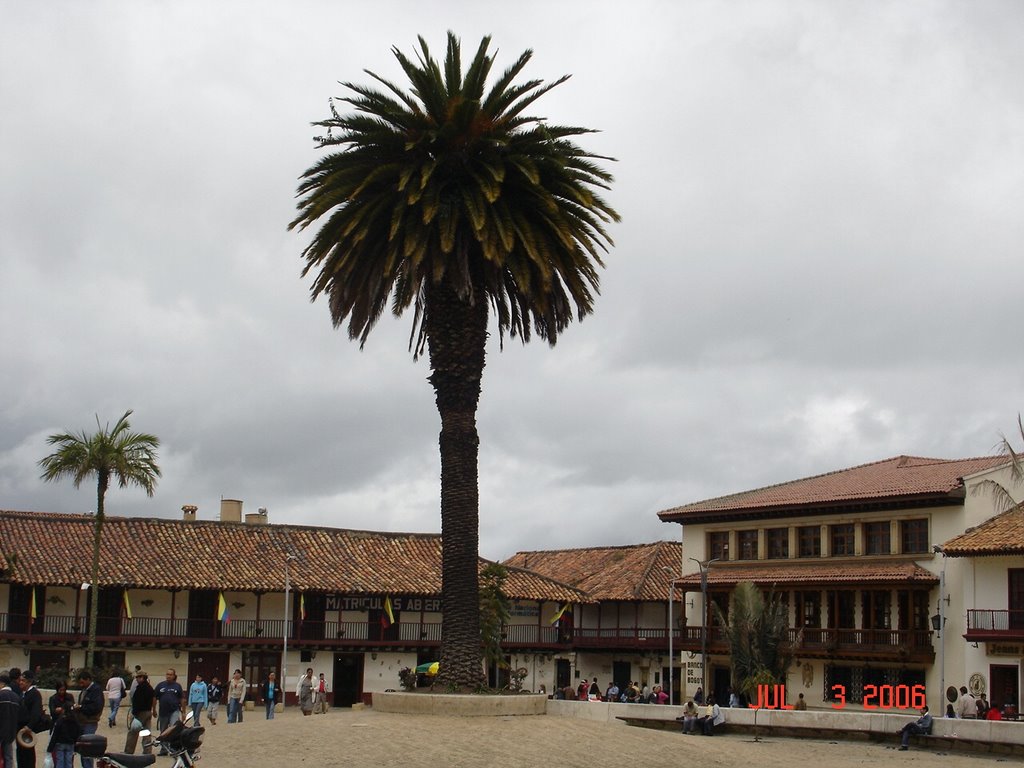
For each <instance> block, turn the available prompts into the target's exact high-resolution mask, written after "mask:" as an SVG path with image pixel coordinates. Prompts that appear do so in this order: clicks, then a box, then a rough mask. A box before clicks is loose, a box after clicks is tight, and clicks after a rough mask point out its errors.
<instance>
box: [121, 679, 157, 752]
mask: <svg viewBox="0 0 1024 768" xmlns="http://www.w3.org/2000/svg"><path fill="white" fill-rule="evenodd" d="M154 695H155V694H154V693H153V686H152V685H150V684H149V675H147V674H146V671H145V670H144V669H137V670H135V684H134V685H132V714H131V718H130V719H129V720H128V738H127V739H126V740H125V743H124V751H125V752H127V753H128V754H129V755H133V754H135V745H136V744H138V743H139V729H136V728H132V727H131V726H132V725H133V724H134V723H133V721H135V720H138V721H139V723H141V724H142V727H143V728H145V729H146V730H150V725H151V724H152V722H153V698H154ZM142 751H143V753H144V754H147V755H148V754H150V753H151V752H152V751H153V747H152V745H151V744H150V741H149V739H143V741H142Z"/></svg>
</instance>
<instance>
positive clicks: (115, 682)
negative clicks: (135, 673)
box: [107, 670, 126, 728]
mask: <svg viewBox="0 0 1024 768" xmlns="http://www.w3.org/2000/svg"><path fill="white" fill-rule="evenodd" d="M125 692H126V691H125V684H124V678H123V677H121V675H119V674H117V670H114V673H113V674H112V675H111V676H110V678H109V679H108V680H107V703H108V704H109V706H110V714H109V715H108V716H107V726H108V727H110V728H113V727H114V724H115V723H116V722H117V710H118V709H120V707H121V699H123V698H124V696H125Z"/></svg>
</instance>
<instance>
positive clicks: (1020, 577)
mask: <svg viewBox="0 0 1024 768" xmlns="http://www.w3.org/2000/svg"><path fill="white" fill-rule="evenodd" d="M942 552H943V554H944V555H945V556H946V558H947V559H948V563H949V568H948V569H947V575H946V583H947V584H948V585H949V590H950V594H951V601H950V602H951V603H954V602H955V603H958V604H960V605H963V606H964V607H965V608H966V612H967V616H966V618H967V624H966V627H965V630H964V632H963V635H962V639H963V640H964V641H966V644H965V645H962V643H961V638H960V637H958V636H954V635H952V633H950V632H947V633H946V635H945V639H946V640H947V641H948V642H950V643H951V644H953V647H954V648H958V647H963V654H964V667H965V669H966V670H967V671H968V672H970V675H969V678H968V683H969V686H970V688H971V690H972V691H974V692H975V693H977V692H980V691H984V692H986V693H987V694H988V698H989V702H990V703H991V704H993V705H995V706H1004V705H1007V704H1009V705H1011V706H1013V707H1015V708H1018V709H1019V707H1020V691H1021V666H1022V664H1024V505H1020V506H1017V507H1014V508H1013V509H1011V510H1009V511H1007V512H1004V513H1002V514H1001V515H997V516H996V517H993V518H991V519H989V520H986V521H985V522H983V523H982V524H981V525H978V526H976V527H974V528H970V529H968V530H967V531H966V532H965V533H963V534H961V535H960V536H956V537H954V538H952V539H950V540H949V541H947V542H946V543H945V544H943V545H942ZM954 682H955V681H954Z"/></svg>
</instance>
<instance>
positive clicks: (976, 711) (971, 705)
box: [946, 685, 1013, 720]
mask: <svg viewBox="0 0 1024 768" xmlns="http://www.w3.org/2000/svg"><path fill="white" fill-rule="evenodd" d="M1012 710H1013V707H1012V705H1004V706H1003V707H1002V709H1000V707H998V706H993V705H991V704H989V702H988V699H987V698H986V696H985V694H984V693H982V694H979V695H978V696H975V695H974V694H973V693H971V692H970V691H968V690H967V686H966V685H962V686H960V696H959V697H958V698H957V700H956V706H954V705H953V704H947V705H946V717H947V718H950V719H952V718H959V719H961V720H975V719H976V720H1003V719H1005V718H1004V711H1006V712H1007V713H1009V712H1010V711H1012Z"/></svg>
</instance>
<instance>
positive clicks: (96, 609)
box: [85, 472, 110, 669]
mask: <svg viewBox="0 0 1024 768" xmlns="http://www.w3.org/2000/svg"><path fill="white" fill-rule="evenodd" d="M109 485H110V475H109V474H107V473H106V472H100V473H99V478H98V479H97V481H96V519H95V520H94V521H93V533H92V584H91V585H90V586H89V635H88V641H87V642H86V646H85V666H86V668H87V669H92V667H93V661H94V659H95V656H96V624H97V623H98V622H99V614H100V583H99V582H100V542H101V541H102V540H103V520H104V518H103V500H104V497H105V496H106V495H107V488H108V486H109Z"/></svg>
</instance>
